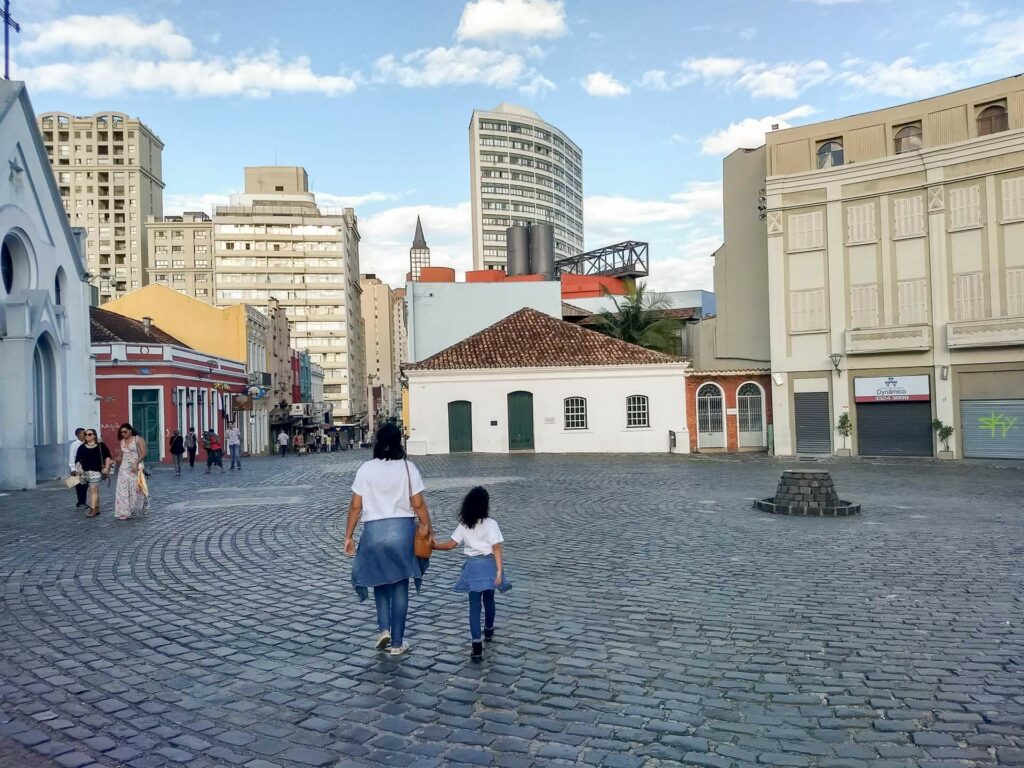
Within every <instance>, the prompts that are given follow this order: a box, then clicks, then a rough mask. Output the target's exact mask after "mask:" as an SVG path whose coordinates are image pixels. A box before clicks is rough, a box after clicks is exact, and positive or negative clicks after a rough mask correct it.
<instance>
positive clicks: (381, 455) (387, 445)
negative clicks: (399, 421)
mask: <svg viewBox="0 0 1024 768" xmlns="http://www.w3.org/2000/svg"><path fill="white" fill-rule="evenodd" d="M373 458H375V459H384V461H393V460H396V459H404V458H405V449H404V448H402V430H400V429H399V428H398V427H396V426H395V425H394V424H391V423H386V424H381V426H380V429H378V430H377V439H376V441H375V442H374V444H373Z"/></svg>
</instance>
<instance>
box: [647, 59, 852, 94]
mask: <svg viewBox="0 0 1024 768" xmlns="http://www.w3.org/2000/svg"><path fill="white" fill-rule="evenodd" d="M831 74H832V70H831V68H830V67H829V65H828V64H827V63H826V62H824V61H821V60H820V59H816V60H813V61H805V62H776V63H773V64H769V63H767V62H763V61H751V60H749V59H740V58H728V57H720V56H706V57H703V58H696V59H687V60H686V61H684V62H682V64H680V66H679V69H677V70H676V71H675V72H666V71H665V70H658V69H654V70H649V71H648V72H645V73H644V75H643V77H642V78H641V80H640V83H639V85H640V86H641V87H643V88H649V89H651V90H656V91H668V90H672V89H674V88H679V87H682V86H684V85H688V84H690V83H693V82H696V81H701V82H703V83H705V84H706V85H711V86H716V87H721V86H725V87H727V88H742V89H744V90H746V91H749V92H750V94H751V95H752V96H754V97H755V98H777V99H795V98H796V97H797V96H799V95H800V93H801V92H802V91H803V90H804V89H806V88H809V87H810V86H813V85H817V84H818V83H821V82H824V81H825V80H827V79H829V77H830V76H831Z"/></svg>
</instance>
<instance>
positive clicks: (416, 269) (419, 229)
mask: <svg viewBox="0 0 1024 768" xmlns="http://www.w3.org/2000/svg"><path fill="white" fill-rule="evenodd" d="M429 266H430V248H428V247H427V240H426V238H425V237H423V224H421V223H420V217H419V216H417V217H416V234H415V235H414V236H413V238H412V248H410V249H409V279H410V280H412V281H413V282H416V281H418V280H419V279H420V270H422V269H423V268H424V267H429Z"/></svg>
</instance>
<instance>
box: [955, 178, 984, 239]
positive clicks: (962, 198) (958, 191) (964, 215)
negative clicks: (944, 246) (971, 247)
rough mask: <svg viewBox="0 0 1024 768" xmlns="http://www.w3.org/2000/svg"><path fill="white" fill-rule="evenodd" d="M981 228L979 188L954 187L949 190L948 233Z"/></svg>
mask: <svg viewBox="0 0 1024 768" xmlns="http://www.w3.org/2000/svg"><path fill="white" fill-rule="evenodd" d="M980 226H981V186H980V185H978V184H974V185H973V186H970V187H955V188H953V189H950V190H949V231H950V232H958V231H960V230H964V229H976V228H978V227H980Z"/></svg>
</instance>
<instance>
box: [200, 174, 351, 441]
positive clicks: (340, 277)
mask: <svg viewBox="0 0 1024 768" xmlns="http://www.w3.org/2000/svg"><path fill="white" fill-rule="evenodd" d="M213 230H214V233H213V237H214V246H215V254H214V269H215V273H216V276H215V280H216V299H215V301H216V304H217V305H218V306H229V305H231V304H237V303H239V302H245V303H247V304H253V305H256V306H259V307H266V306H267V305H268V303H269V302H270V301H271V300H272V299H276V300H277V301H279V302H280V304H281V306H282V307H283V308H284V311H285V314H286V315H287V316H288V322H289V326H290V331H291V345H292V348H293V349H296V350H308V351H309V353H310V354H309V357H310V361H311V362H314V363H317V364H318V365H320V366H322V367H323V369H324V399H325V401H327V402H329V403H331V404H332V406H333V413H334V419H335V423H337V424H354V425H362V424H364V422H365V417H366V412H367V409H366V357H365V355H366V350H365V340H364V334H363V319H362V315H361V308H360V300H359V292H360V291H359V228H358V226H357V221H356V214H355V211H353V210H352V209H351V208H345V209H343V210H336V211H335V210H328V209H326V208H320V207H318V206H317V204H316V198H315V197H314V195H313V193H312V192H310V191H309V179H308V177H307V175H306V171H305V169H304V168H298V167H290V166H288V167H286V166H269V167H254V168H246V169H245V191H244V192H243V193H242V194H238V195H233V196H232V198H231V202H230V204H229V205H220V206H217V207H216V209H215V210H214V214H213Z"/></svg>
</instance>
